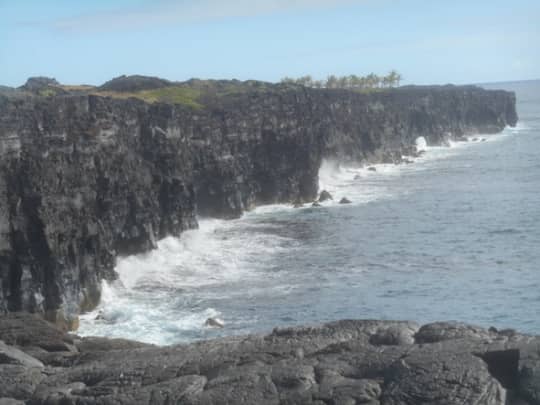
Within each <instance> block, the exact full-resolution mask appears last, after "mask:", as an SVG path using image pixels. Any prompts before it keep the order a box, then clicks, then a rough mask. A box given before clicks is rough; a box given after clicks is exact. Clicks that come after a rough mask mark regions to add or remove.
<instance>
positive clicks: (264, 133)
mask: <svg viewBox="0 0 540 405" xmlns="http://www.w3.org/2000/svg"><path fill="white" fill-rule="evenodd" d="M231 83H232V82H231ZM231 83H227V82H220V84H219V86H221V87H219V86H218V88H217V89H218V90H219V89H221V88H224V89H226V88H230V87H231ZM239 83H240V82H234V86H236V87H238V89H239V90H238V91H234V92H224V91H221V93H220V94H221V95H220V96H219V97H218V96H215V97H211V93H212V91H209V92H208V94H207V95H206V96H205V97H204V98H201V99H199V100H198V101H197V104H195V105H197V106H198V107H197V108H195V107H193V106H191V107H190V106H188V105H182V104H165V103H152V104H150V103H147V102H144V101H143V100H140V99H135V98H128V99H126V98H111V97H104V96H98V95H94V94H90V93H88V94H84V90H77V92H72V91H70V90H69V88H67V87H62V86H61V85H60V84H59V83H58V82H56V81H54V80H52V79H48V78H34V79H31V80H29V82H28V83H27V84H26V85H25V86H23V88H22V89H20V90H17V89H8V90H9V91H0V311H22V310H24V311H30V312H35V313H39V314H41V315H42V316H44V317H45V318H47V319H49V320H51V321H53V322H56V324H57V325H59V326H62V327H63V328H65V329H76V327H77V320H78V314H79V313H80V312H81V311H85V310H89V309H92V308H94V307H95V306H96V305H97V303H98V302H99V299H100V294H101V280H103V279H105V280H112V279H114V278H115V277H116V275H115V272H114V266H115V260H116V257H117V256H118V255H129V254H134V253H140V252H144V251H147V250H149V249H152V248H154V247H155V246H156V240H158V239H159V238H163V237H165V236H167V235H179V234H180V233H182V232H183V231H185V230H187V229H192V228H195V227H197V220H196V215H197V214H200V215H204V216H211V217H221V218H233V217H238V216H240V215H241V214H242V212H244V211H245V210H248V209H250V208H251V207H253V206H256V205H260V204H270V203H292V202H295V203H296V204H297V205H298V206H300V204H302V203H307V202H312V201H314V200H315V199H316V198H317V193H318V172H319V168H320V165H321V161H322V159H323V158H330V159H335V160H338V161H342V162H347V161H354V162H359V163H360V164H371V163H380V162H394V163H399V162H400V161H401V156H402V155H403V154H407V153H410V151H411V149H412V148H414V144H415V139H416V138H417V137H419V136H423V137H425V138H426V140H427V141H428V144H443V143H444V142H445V141H446V140H447V139H448V138H449V137H460V136H462V135H463V134H466V133H481V132H482V133H492V132H498V131H501V130H502V129H503V128H504V127H505V125H514V124H515V123H516V120H517V116H516V112H515V96H514V95H513V94H512V93H508V92H504V91H487V90H483V89H480V88H477V87H472V86H465V87H456V86H443V87H408V88H402V89H395V90H388V91H381V92H376V93H373V94H361V93H355V92H351V91H346V90H329V89H328V90H325V89H308V88H303V87H298V86H297V87H290V86H283V85H272V84H268V83H256V82H253V83H250V84H249V85H245V86H243V85H242V84H241V83H240V84H239ZM169 84H170V83H169V82H166V81H162V80H161V79H157V78H148V77H140V76H132V77H121V78H117V79H115V80H113V81H111V82H109V83H107V84H106V85H105V88H106V89H108V90H109V91H112V90H115V91H117V92H120V93H122V92H124V91H135V90H143V91H144V89H158V90H159V89H160V88H163V86H168V85H169ZM227 86H228V87H227ZM242 86H243V87H242ZM236 87H235V88H236ZM0 90H1V89H0ZM53 90H54V91H53ZM210 90H212V89H210ZM89 91H90V90H89ZM92 91H94V90H92ZM13 92H18V93H17V95H16V96H14V95H13ZM370 169H371V168H370Z"/></svg>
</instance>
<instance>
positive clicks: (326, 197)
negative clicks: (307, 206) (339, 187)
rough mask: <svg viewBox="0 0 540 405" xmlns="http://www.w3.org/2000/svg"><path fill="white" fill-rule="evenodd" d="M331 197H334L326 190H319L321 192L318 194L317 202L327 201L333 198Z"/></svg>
mask: <svg viewBox="0 0 540 405" xmlns="http://www.w3.org/2000/svg"><path fill="white" fill-rule="evenodd" d="M333 199H334V197H332V194H330V193H329V192H328V191H326V190H323V191H321V194H320V195H319V202H320V203H322V202H325V201H328V200H333Z"/></svg>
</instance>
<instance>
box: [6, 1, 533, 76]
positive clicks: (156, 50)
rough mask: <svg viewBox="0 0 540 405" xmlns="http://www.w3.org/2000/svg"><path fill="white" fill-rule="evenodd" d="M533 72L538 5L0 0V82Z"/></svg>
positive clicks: (432, 2)
mask: <svg viewBox="0 0 540 405" xmlns="http://www.w3.org/2000/svg"><path fill="white" fill-rule="evenodd" d="M391 69H397V70H398V71H399V72H401V73H402V75H403V76H404V78H405V83H418V84H428V83H439V84H443V83H450V82H451V83H478V82H490V81H506V80H520V79H538V78H540V1H539V0H513V1H508V0H505V1H500V0H489V1H488V0H485V1H484V0H476V1H473V0H467V1H465V0H453V1H440V0H197V1H195V0H153V1H149V0H131V1H128V0H107V1H105V0H92V1H90V0H88V1H83V0H78V1H75V0H57V1H54V0H0V84H4V85H9V86H19V85H21V84H23V83H24V81H25V80H26V78H27V77H29V76H36V75H44V76H51V77H55V78H56V79H57V80H59V81H60V82H62V83H72V84H75V83H88V84H101V83H103V82H104V81H106V80H108V79H110V78H112V77H115V76H118V75H121V74H145V75H152V76H160V77H164V78H167V79H171V80H186V79H189V78H191V77H200V78H215V79H219V78H224V79H230V78H238V79H241V80H245V79H260V80H268V81H277V80H279V79H280V78H281V77H283V76H286V75H288V76H301V75H304V74H311V75H312V76H314V77H315V78H324V77H326V76H327V75H329V74H337V75H342V74H352V73H354V74H358V75H363V74H367V73H369V72H375V73H378V74H383V73H386V72H388V71H389V70H391Z"/></svg>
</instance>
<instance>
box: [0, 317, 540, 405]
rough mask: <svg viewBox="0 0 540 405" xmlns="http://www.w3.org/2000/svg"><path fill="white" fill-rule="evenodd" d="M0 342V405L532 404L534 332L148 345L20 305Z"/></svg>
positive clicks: (396, 326)
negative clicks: (69, 324)
mask: <svg viewBox="0 0 540 405" xmlns="http://www.w3.org/2000/svg"><path fill="white" fill-rule="evenodd" d="M21 324H24V325H25V327H24V328H21V327H20V325H21ZM43 336H45V337H43ZM0 340H3V341H4V342H10V343H4V344H1V345H0V398H2V401H4V402H0V403H17V402H16V401H25V403H28V404H170V403H183V404H237V403H245V404H364V403H365V404H387V405H388V404H420V403H425V404H447V405H451V404H501V405H502V404H538V403H540V402H539V397H538V392H539V390H540V379H539V373H540V371H539V370H540V369H539V367H538V364H539V362H540V338H539V337H534V336H527V335H521V334H519V333H514V334H512V335H511V336H509V334H507V333H504V332H498V331H494V330H485V329H482V328H479V327H474V326H470V325H465V324H461V323H452V322H448V323H434V324H428V325H424V326H420V325H418V324H416V323H414V322H404V321H373V320H369V321H361V320H359V321H354V320H344V321H337V322H332V323H327V324H324V325H318V326H311V327H294V328H281V329H275V330H274V331H273V332H272V333H270V334H268V335H264V336H263V335H249V336H238V337H230V338H222V339H217V340H213V341H203V342H196V343H192V344H189V345H177V346H168V347H156V346H152V345H146V344H142V343H137V342H131V341H127V340H119V339H113V340H108V339H105V338H80V337H77V336H75V335H66V334H64V333H63V332H61V331H60V330H58V329H56V328H55V327H54V326H53V325H52V324H50V323H47V322H44V321H43V320H40V319H39V318H37V317H35V316H32V315H28V314H24V313H20V314H11V315H8V316H4V317H1V318H0ZM44 342H46V344H44ZM67 342H69V343H68V344H67V346H66V343H67ZM3 353H8V354H7V355H5V354H3ZM38 357H39V359H38ZM9 401H11V402H9Z"/></svg>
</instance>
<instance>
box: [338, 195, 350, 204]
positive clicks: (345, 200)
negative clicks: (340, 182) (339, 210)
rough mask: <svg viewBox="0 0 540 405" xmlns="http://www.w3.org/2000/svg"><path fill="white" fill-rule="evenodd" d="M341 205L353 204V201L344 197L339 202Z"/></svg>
mask: <svg viewBox="0 0 540 405" xmlns="http://www.w3.org/2000/svg"><path fill="white" fill-rule="evenodd" d="M339 203H340V204H351V203H352V201H351V200H349V199H348V198H347V197H343V198H342V199H341V200H339Z"/></svg>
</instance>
